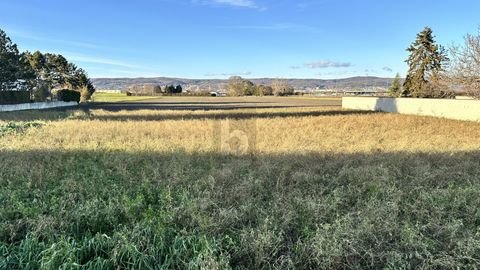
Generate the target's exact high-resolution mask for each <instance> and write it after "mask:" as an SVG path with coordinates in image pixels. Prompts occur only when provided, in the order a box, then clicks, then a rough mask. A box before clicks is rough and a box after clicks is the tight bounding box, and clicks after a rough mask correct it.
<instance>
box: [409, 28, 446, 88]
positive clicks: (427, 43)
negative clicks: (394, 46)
mask: <svg viewBox="0 0 480 270" xmlns="http://www.w3.org/2000/svg"><path fill="white" fill-rule="evenodd" d="M407 51H408V52H410V56H409V58H408V59H407V60H406V62H407V64H408V65H409V70H408V74H407V78H406V80H405V83H404V85H403V86H404V89H405V95H407V96H412V97H429V96H430V91H431V89H432V87H431V85H430V84H431V82H436V81H438V80H439V78H440V75H441V72H442V71H443V66H444V63H445V62H446V61H448V57H447V56H446V52H445V49H444V48H443V47H442V46H440V45H437V44H436V42H435V37H434V36H433V32H432V29H430V28H429V27H425V29H424V30H423V31H422V32H420V33H419V34H418V35H417V38H416V40H415V42H414V43H413V44H412V45H411V46H410V47H409V48H408V49H407Z"/></svg>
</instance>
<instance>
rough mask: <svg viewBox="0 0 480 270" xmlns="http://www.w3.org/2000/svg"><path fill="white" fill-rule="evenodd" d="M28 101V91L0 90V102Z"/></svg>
mask: <svg viewBox="0 0 480 270" xmlns="http://www.w3.org/2000/svg"><path fill="white" fill-rule="evenodd" d="M21 103H30V92H28V91H0V104H21Z"/></svg>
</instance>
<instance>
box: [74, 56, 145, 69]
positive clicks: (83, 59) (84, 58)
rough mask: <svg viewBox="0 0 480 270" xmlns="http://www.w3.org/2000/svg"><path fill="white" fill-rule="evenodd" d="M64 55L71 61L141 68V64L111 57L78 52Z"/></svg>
mask: <svg viewBox="0 0 480 270" xmlns="http://www.w3.org/2000/svg"><path fill="white" fill-rule="evenodd" d="M64 56H65V58H67V59H68V60H71V61H74V62H81V63H91V64H102V65H108V66H116V67H124V68H131V69H137V68H140V66H138V65H134V64H130V63H126V62H122V61H118V60H115V59H109V58H102V57H92V56H86V55H78V54H66V55H64Z"/></svg>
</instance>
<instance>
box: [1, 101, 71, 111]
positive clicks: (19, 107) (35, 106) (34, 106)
mask: <svg viewBox="0 0 480 270" xmlns="http://www.w3.org/2000/svg"><path fill="white" fill-rule="evenodd" d="M77 105H78V103H77V102H63V101H53V102H36V103H22V104H12V105H0V112H13V111H23V110H41V109H51V108H59V107H71V106H77Z"/></svg>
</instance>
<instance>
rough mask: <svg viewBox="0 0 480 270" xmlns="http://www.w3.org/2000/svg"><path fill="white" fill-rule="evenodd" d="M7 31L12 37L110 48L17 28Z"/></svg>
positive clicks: (83, 46) (84, 46) (86, 46)
mask: <svg viewBox="0 0 480 270" xmlns="http://www.w3.org/2000/svg"><path fill="white" fill-rule="evenodd" d="M7 32H8V34H10V35H12V36H14V37H19V38H25V39H30V40H35V41H44V42H49V43H57V44H64V45H70V46H74V47H80V48H86V49H110V48H108V47H105V46H101V45H98V44H94V43H89V42H82V41H74V40H65V39H57V38H50V37H42V36H38V35H35V34H32V33H28V32H25V31H19V30H12V29H9V30H7Z"/></svg>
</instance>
